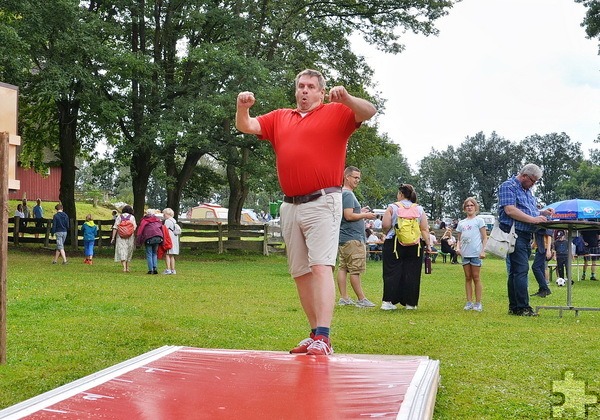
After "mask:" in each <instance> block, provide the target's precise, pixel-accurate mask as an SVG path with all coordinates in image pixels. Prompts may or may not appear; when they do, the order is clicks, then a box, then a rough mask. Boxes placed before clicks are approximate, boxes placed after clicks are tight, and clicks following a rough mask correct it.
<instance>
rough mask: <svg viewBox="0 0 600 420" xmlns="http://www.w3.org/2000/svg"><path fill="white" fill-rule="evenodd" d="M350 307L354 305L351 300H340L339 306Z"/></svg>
mask: <svg viewBox="0 0 600 420" xmlns="http://www.w3.org/2000/svg"><path fill="white" fill-rule="evenodd" d="M348 305H354V301H353V300H352V299H350V298H348V299H344V298H343V297H342V298H340V300H338V306H348Z"/></svg>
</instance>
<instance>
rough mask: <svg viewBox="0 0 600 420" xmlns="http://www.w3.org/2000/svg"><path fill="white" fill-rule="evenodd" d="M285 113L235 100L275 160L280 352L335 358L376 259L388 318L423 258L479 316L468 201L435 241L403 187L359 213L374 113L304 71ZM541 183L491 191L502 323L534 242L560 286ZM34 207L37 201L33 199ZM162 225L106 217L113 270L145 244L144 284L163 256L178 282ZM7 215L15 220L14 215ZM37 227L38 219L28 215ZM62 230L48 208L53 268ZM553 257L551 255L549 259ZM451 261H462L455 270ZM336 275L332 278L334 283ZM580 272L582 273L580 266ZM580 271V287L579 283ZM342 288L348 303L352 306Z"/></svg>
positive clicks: (591, 245) (402, 302) (243, 95)
mask: <svg viewBox="0 0 600 420" xmlns="http://www.w3.org/2000/svg"><path fill="white" fill-rule="evenodd" d="M294 85H295V98H296V107H295V108H282V109H276V110H273V111H271V112H267V113H265V114H262V115H258V116H256V117H252V116H251V115H250V110H251V108H252V107H253V106H254V105H255V103H256V101H257V99H256V98H255V94H254V93H253V92H249V91H243V92H240V93H239V94H238V96H237V100H236V116H235V125H236V128H237V129H238V130H239V131H240V132H242V133H245V134H251V135H255V136H257V137H258V138H259V139H261V140H265V141H268V142H270V144H271V145H272V147H273V150H274V152H275V156H276V167H277V175H278V179H279V183H280V187H281V190H282V192H283V193H284V198H283V203H282V204H281V207H280V210H279V211H280V225H281V230H282V236H283V239H284V241H285V244H286V252H287V262H288V270H289V273H290V275H291V277H292V278H293V279H294V282H295V286H296V289H297V294H298V298H299V302H300V306H301V307H302V309H303V311H304V314H305V316H306V321H307V324H308V327H309V328H308V331H307V333H308V334H307V337H306V338H304V339H302V340H301V341H300V342H299V343H298V344H297V345H296V346H295V347H293V348H292V349H291V350H290V353H292V354H309V355H329V354H332V353H333V346H332V340H331V337H330V333H331V325H332V321H333V315H334V307H335V303H336V284H337V288H338V290H339V295H340V297H339V300H338V301H337V303H338V305H340V306H358V307H362V308H373V307H375V306H376V305H375V304H374V303H373V302H372V301H371V300H369V299H368V298H367V296H366V295H365V292H364V290H363V288H362V284H361V275H363V274H364V273H365V270H366V267H367V264H366V260H367V256H369V258H371V259H375V260H381V261H382V296H381V302H382V303H381V307H380V308H381V310H385V311H393V310H397V309H398V308H399V306H402V307H404V308H405V309H407V310H416V309H417V308H418V305H419V298H420V289H421V274H422V272H423V265H424V261H425V260H429V256H431V260H433V262H435V259H436V256H437V254H438V253H443V254H446V255H448V256H450V262H451V263H452V264H461V265H462V267H463V272H464V278H465V299H466V303H465V305H464V309H465V310H473V311H482V310H483V304H482V291H483V287H482V280H481V268H482V265H483V259H484V258H485V256H486V254H485V246H486V241H487V233H486V225H485V222H484V221H483V219H481V218H480V217H478V211H479V204H478V202H477V200H476V199H475V198H474V197H468V198H466V199H465V200H464V202H463V207H462V210H463V211H464V213H465V217H464V219H462V220H454V221H452V223H451V224H450V226H447V225H446V222H444V221H442V220H436V221H435V222H434V226H435V227H437V228H439V229H442V230H443V234H442V236H441V237H440V238H439V241H438V239H437V238H436V236H435V234H434V233H433V232H430V223H429V220H428V218H427V214H426V212H425V211H424V209H423V207H422V206H420V205H419V204H418V200H417V191H416V190H415V188H414V187H413V186H412V185H410V184H406V183H401V184H400V185H399V187H398V191H397V201H395V202H394V203H391V204H390V205H389V206H388V207H387V209H385V212H384V213H383V215H382V216H379V215H376V214H375V213H373V212H372V211H371V209H370V208H369V207H363V206H361V205H360V203H359V201H358V199H357V198H356V195H355V194H354V190H355V189H356V188H357V187H358V185H359V182H360V179H361V171H360V169H359V168H357V167H354V166H348V167H345V159H346V149H347V144H348V140H349V137H350V136H351V135H352V133H353V132H354V131H355V130H356V129H358V128H359V127H360V126H361V124H362V123H363V122H364V121H367V120H369V119H370V118H372V117H373V116H374V115H375V114H376V112H377V110H376V108H375V106H374V105H373V104H371V103H370V102H369V101H367V100H365V99H361V98H359V97H356V96H353V95H351V94H350V93H349V92H348V91H347V90H346V88H345V87H344V86H334V87H332V88H331V89H329V91H327V89H326V82H325V78H324V77H323V75H322V74H321V73H320V72H318V71H316V70H310V69H307V70H304V71H302V72H300V73H299V74H298V75H297V76H296V78H295V83H294ZM541 176H542V171H541V169H540V168H539V167H538V166H537V165H534V164H527V165H525V166H524V167H523V168H522V169H521V170H520V171H519V173H518V174H517V175H515V176H513V177H511V178H510V179H508V180H507V181H505V182H504V183H502V184H501V185H500V186H499V190H498V198H499V202H498V209H499V211H498V216H499V217H498V219H499V227H500V229H502V230H503V231H504V232H509V231H510V229H511V227H512V226H513V225H514V227H515V229H516V232H517V234H518V237H517V239H516V244H515V248H514V251H513V252H512V253H510V254H509V255H508V256H507V259H506V265H507V292H508V293H507V295H508V310H509V313H510V314H513V315H518V316H536V315H537V314H536V313H535V312H534V311H533V310H532V309H531V306H529V294H528V278H527V277H528V271H529V257H530V254H531V250H532V248H531V246H532V245H531V244H532V240H533V239H534V237H535V241H536V243H537V250H536V258H535V260H534V264H533V267H532V271H533V272H534V274H535V275H536V279H538V275H540V277H539V278H540V280H539V290H538V292H537V293H536V294H535V296H538V297H545V296H547V295H548V294H550V293H551V292H550V290H549V288H548V287H547V284H546V282H545V281H544V282H543V284H542V280H543V271H544V270H543V268H544V266H545V261H546V260H547V259H548V258H550V257H551V256H552V255H555V256H556V258H557V263H558V267H557V270H558V272H559V275H560V276H564V268H565V264H566V260H565V255H566V253H565V249H567V250H568V244H565V243H564V242H566V241H565V240H564V236H565V235H564V232H562V233H561V232H560V231H558V232H556V233H555V240H554V241H551V240H549V239H548V238H550V237H551V235H552V233H550V232H548V231H544V230H543V229H539V226H538V225H539V224H540V223H542V222H544V221H546V220H547V217H551V216H552V214H553V211H552V209H548V210H540V209H538V207H537V202H536V199H535V197H534V196H533V194H532V191H531V188H532V187H533V186H534V185H535V184H536V182H538V181H539V179H540V178H541ZM38 205H39V200H38ZM28 211H29V210H28V208H27V206H26V203H23V204H19V207H18V209H17V212H18V215H19V216H20V217H23V218H26V217H28V216H27V215H28V214H29V213H27V212H28ZM162 213H163V215H164V220H161V218H159V217H157V215H156V212H155V211H154V210H151V209H150V210H147V212H146V214H145V216H144V217H143V218H142V220H140V221H139V225H138V223H137V221H136V219H135V217H134V215H133V209H132V208H131V206H128V205H127V206H125V207H123V208H122V209H121V212H120V213H118V212H114V225H113V228H112V236H111V241H112V243H114V245H115V254H114V255H115V256H114V260H115V262H120V263H121V265H122V269H123V272H126V273H128V272H130V270H131V266H130V264H131V260H132V255H133V251H134V249H135V246H136V245H138V246H144V248H145V256H146V263H147V268H148V271H147V274H150V275H156V274H158V260H159V259H160V258H161V257H162V256H163V255H165V264H166V269H165V270H164V272H163V274H171V275H172V274H176V269H175V256H176V255H178V254H179V242H178V240H179V238H178V233H177V228H178V226H177V221H176V220H175V219H174V218H173V216H174V212H173V210H171V209H169V208H167V209H164V210H163V212H162ZM16 214H17V213H16ZM38 214H39V215H40V217H43V212H41V211H40V210H38V211H36V210H35V208H34V215H35V217H38ZM94 227H95V225H94V222H93V219H92V216H91V215H88V216H87V217H86V222H85V223H84V224H83V227H82V231H83V236H84V253H85V261H84V262H85V263H86V264H90V265H92V264H93V244H94V239H95V236H96V234H97V229H96V230H94ZM68 231H69V218H68V216H67V215H65V214H64V212H63V209H62V206H61V205H60V204H59V205H57V206H56V214H55V215H54V218H53V223H52V234H54V235H55V236H56V244H57V245H56V254H55V258H54V260H53V263H57V261H58V258H59V257H62V260H63V264H66V263H67V257H66V255H65V252H64V240H65V238H66V235H67V232H68ZM585 242H586V246H587V247H588V250H592V251H595V252H594V253H598V252H597V251H598V234H597V233H596V235H595V239H594V238H592V237H591V236H590V237H588V238H587V239H586V240H585ZM553 252H554V254H553ZM459 257H460V262H459ZM336 265H337V276H336V278H334V272H335V270H334V269H335V267H336ZM586 268H587V267H586ZM586 268H584V274H583V276H584V278H585V276H586ZM595 269H596V263H595V259H594V260H592V259H590V271H591V277H590V279H592V280H595V279H596V272H595ZM348 280H349V282H350V286H351V289H352V291H353V292H354V294H355V295H356V299H353V297H351V296H350V294H349V290H348V286H347V283H348Z"/></svg>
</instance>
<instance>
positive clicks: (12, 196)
mask: <svg viewBox="0 0 600 420" xmlns="http://www.w3.org/2000/svg"><path fill="white" fill-rule="evenodd" d="M61 172H62V171H61V168H60V166H55V167H51V168H50V169H49V172H48V173H47V174H39V173H37V172H35V171H34V170H33V169H26V168H23V167H22V166H21V165H20V164H18V165H17V170H16V179H18V180H19V181H20V182H21V186H20V189H19V190H16V191H14V190H13V191H10V192H9V194H8V198H9V200H22V199H23V198H27V200H29V201H35V200H37V199H38V198H39V199H41V200H42V201H59V200H58V194H59V192H60V178H61Z"/></svg>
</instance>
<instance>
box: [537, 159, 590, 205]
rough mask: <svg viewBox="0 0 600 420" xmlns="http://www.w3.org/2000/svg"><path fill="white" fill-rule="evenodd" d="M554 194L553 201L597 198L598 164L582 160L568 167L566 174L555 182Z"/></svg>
mask: <svg viewBox="0 0 600 420" xmlns="http://www.w3.org/2000/svg"><path fill="white" fill-rule="evenodd" d="M556 194H557V199H556V200H554V201H560V200H570V199H572V198H588V199H591V200H599V199H600V165H598V164H596V163H593V162H591V161H589V160H584V161H582V162H581V163H580V164H579V166H578V167H576V168H572V169H570V170H569V172H568V173H567V176H566V177H564V178H562V179H561V180H560V181H559V182H558V183H557V185H556ZM551 203H552V202H548V203H547V204H551Z"/></svg>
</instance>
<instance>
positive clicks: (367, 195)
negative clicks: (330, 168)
mask: <svg viewBox="0 0 600 420" xmlns="http://www.w3.org/2000/svg"><path fill="white" fill-rule="evenodd" d="M356 135H360V134H358V133H357V134H356ZM356 135H355V136H356ZM353 139H354V137H353ZM353 141H354V140H353ZM357 143H361V141H360V140H359V141H357ZM386 145H387V146H388V148H389V149H392V150H385V151H381V152H380V153H378V154H376V155H375V156H374V157H369V160H368V161H362V160H361V159H360V158H359V157H356V158H352V157H351V156H349V157H348V159H347V160H346V163H347V165H352V166H356V167H357V168H359V169H360V170H361V181H360V185H359V188H358V189H357V190H356V191H355V192H356V196H357V198H358V199H359V201H360V202H361V204H362V205H369V206H370V207H371V208H386V207H387V205H388V204H389V203H392V202H394V201H396V200H397V199H398V197H397V194H398V184H399V182H405V183H414V180H415V177H414V176H413V175H412V174H411V171H410V167H409V165H408V163H407V161H406V158H405V157H404V156H403V155H402V151H401V149H400V147H399V146H398V145H394V144H391V143H386ZM355 162H356V163H355Z"/></svg>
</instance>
